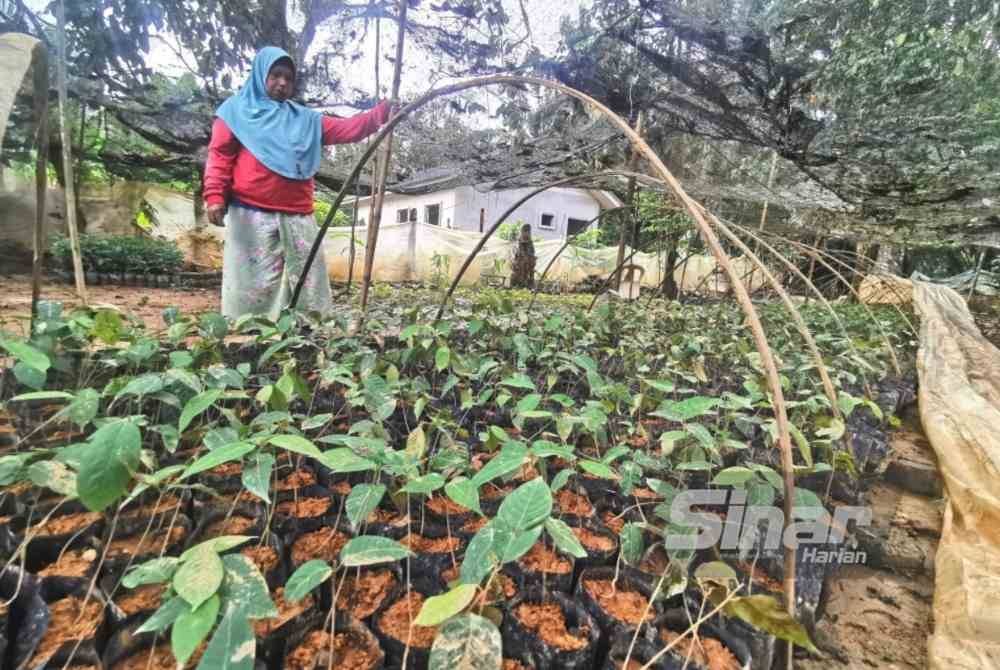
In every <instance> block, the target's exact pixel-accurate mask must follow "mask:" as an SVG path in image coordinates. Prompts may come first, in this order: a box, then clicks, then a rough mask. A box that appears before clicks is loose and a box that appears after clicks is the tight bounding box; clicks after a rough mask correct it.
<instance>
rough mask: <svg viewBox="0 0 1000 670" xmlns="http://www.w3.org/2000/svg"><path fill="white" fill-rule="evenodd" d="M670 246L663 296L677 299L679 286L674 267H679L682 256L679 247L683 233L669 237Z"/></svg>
mask: <svg viewBox="0 0 1000 670" xmlns="http://www.w3.org/2000/svg"><path fill="white" fill-rule="evenodd" d="M669 240H670V246H669V247H668V250H667V262H666V263H665V264H664V268H663V269H664V271H665V275H664V277H663V297H664V298H666V299H667V300H677V296H678V294H679V291H678V287H677V278H676V277H674V268H676V267H677V261H678V260H679V258H680V251H679V250H678V247H679V246H680V241H681V233H675V234H673V235H671V236H670V237H669Z"/></svg>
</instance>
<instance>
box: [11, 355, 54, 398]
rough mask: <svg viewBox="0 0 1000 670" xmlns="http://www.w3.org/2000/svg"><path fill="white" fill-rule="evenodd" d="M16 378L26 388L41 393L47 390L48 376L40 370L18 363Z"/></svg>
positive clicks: (15, 367) (15, 365) (15, 366)
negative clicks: (42, 390) (44, 389)
mask: <svg viewBox="0 0 1000 670" xmlns="http://www.w3.org/2000/svg"><path fill="white" fill-rule="evenodd" d="M14 378H15V379H17V381H19V382H21V384H23V385H24V386H27V387H28V388H30V389H35V390H38V391H40V390H41V389H43V388H45V381H46V379H47V374H46V373H45V372H42V371H41V370H39V369H38V368H33V367H31V366H30V365H25V364H24V363H22V362H21V361H18V362H17V363H15V364H14Z"/></svg>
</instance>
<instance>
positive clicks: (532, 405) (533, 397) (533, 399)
mask: <svg viewBox="0 0 1000 670" xmlns="http://www.w3.org/2000/svg"><path fill="white" fill-rule="evenodd" d="M541 402H542V396H541V394H539V393H530V394H528V395H526V396H524V397H523V398H521V399H520V400H519V401H518V403H517V406H516V408H515V411H516V412H517V413H518V414H523V413H525V412H532V411H534V410H536V409H538V406H539V405H540V404H541Z"/></svg>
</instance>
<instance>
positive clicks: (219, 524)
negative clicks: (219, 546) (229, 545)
mask: <svg viewBox="0 0 1000 670" xmlns="http://www.w3.org/2000/svg"><path fill="white" fill-rule="evenodd" d="M256 525H257V520H256V519H251V518H250V517H246V516H231V517H229V518H226V519H219V520H218V521H213V522H212V523H210V524H208V527H207V528H206V529H205V532H204V533H203V534H202V540H212V539H214V538H217V537H223V536H225V535H251V534H252V533H251V532H250V531H251V530H253V527H254V526H256Z"/></svg>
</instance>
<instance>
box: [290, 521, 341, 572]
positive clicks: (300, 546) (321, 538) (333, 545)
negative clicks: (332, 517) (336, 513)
mask: <svg viewBox="0 0 1000 670" xmlns="http://www.w3.org/2000/svg"><path fill="white" fill-rule="evenodd" d="M350 539H351V538H350V537H349V536H348V535H347V534H346V533H342V532H340V531H339V530H337V529H335V528H325V527H324V528H320V529H318V530H314V531H312V532H311V533H305V534H304V535H302V536H301V537H299V539H297V540H295V542H294V543H293V544H292V565H295V566H296V567H297V566H299V565H302V564H303V563H305V562H306V561H311V560H312V559H314V558H318V559H321V560H324V561H326V562H327V563H333V562H334V561H336V560H337V558H338V557H339V556H340V550H341V549H343V548H344V545H345V544H347V541H348V540H350Z"/></svg>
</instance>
